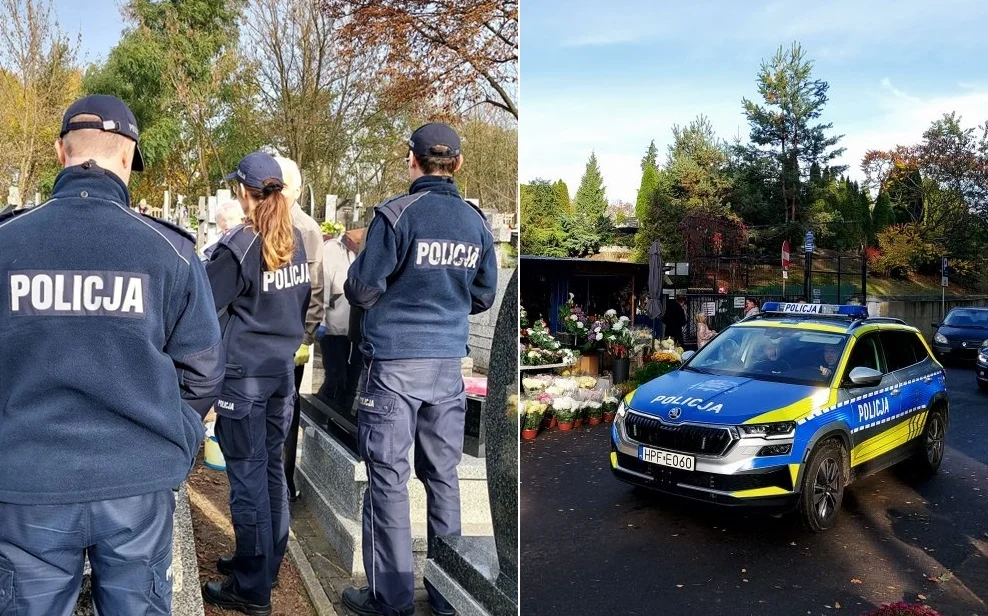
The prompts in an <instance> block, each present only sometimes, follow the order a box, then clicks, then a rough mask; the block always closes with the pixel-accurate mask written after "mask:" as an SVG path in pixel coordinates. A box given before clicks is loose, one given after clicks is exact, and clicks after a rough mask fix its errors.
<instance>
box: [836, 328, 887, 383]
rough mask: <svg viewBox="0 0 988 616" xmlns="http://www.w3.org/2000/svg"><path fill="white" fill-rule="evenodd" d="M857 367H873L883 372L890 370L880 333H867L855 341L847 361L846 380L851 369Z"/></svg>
mask: <svg viewBox="0 0 988 616" xmlns="http://www.w3.org/2000/svg"><path fill="white" fill-rule="evenodd" d="M855 368H871V369H872V370H877V371H879V372H881V373H882V374H887V373H888V372H889V371H888V370H887V369H886V367H885V357H884V353H883V352H882V346H881V344H880V342H879V340H878V334H866V335H864V336H862V337H861V338H858V341H857V342H855V343H854V348H853V349H852V350H851V357H850V358H849V359H848V361H847V369H846V370H845V371H844V380H845V381H846V380H847V379H848V378H849V376H850V374H851V370H854V369H855Z"/></svg>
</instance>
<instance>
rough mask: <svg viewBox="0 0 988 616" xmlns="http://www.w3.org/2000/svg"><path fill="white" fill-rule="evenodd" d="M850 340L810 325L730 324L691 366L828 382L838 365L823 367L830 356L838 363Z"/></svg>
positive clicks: (774, 378)
mask: <svg viewBox="0 0 988 616" xmlns="http://www.w3.org/2000/svg"><path fill="white" fill-rule="evenodd" d="M847 339H848V336H847V335H846V334H838V333H832V332H820V331H815V330H810V329H790V328H773V327H754V326H744V327H728V328H727V329H725V330H724V331H722V332H721V333H720V334H719V335H718V336H717V337H716V338H714V339H713V340H712V341H711V342H710V343H709V344H707V345H706V346H704V347H703V348H702V349H700V351H698V352H697V354H696V355H695V356H694V357H693V359H691V360H690V361H689V364H688V365H687V370H696V371H699V372H705V373H708V374H717V375H722V376H736V377H744V378H753V379H760V380H766V381H775V382H779V383H791V384H796V385H814V386H829V385H830V383H831V381H832V380H833V378H834V376H833V375H834V372H836V370H829V371H828V370H824V369H823V367H825V366H826V365H827V358H828V356H829V357H830V358H831V359H832V360H833V362H836V361H837V359H838V358H840V357H841V355H842V354H843V353H844V347H845V345H846V343H847ZM832 365H833V364H832ZM835 367H836V366H835Z"/></svg>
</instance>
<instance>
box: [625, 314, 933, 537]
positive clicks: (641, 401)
mask: <svg viewBox="0 0 988 616" xmlns="http://www.w3.org/2000/svg"><path fill="white" fill-rule="evenodd" d="M684 359H685V361H684V363H683V366H682V367H681V368H680V369H679V370H676V371H674V372H672V373H669V374H666V375H664V376H662V377H659V378H657V379H655V380H653V381H650V382H648V383H646V384H644V385H642V386H641V387H639V388H638V389H636V390H635V391H633V392H631V393H630V394H628V396H627V397H625V399H624V400H623V401H622V402H621V404H620V406H619V408H618V413H617V418H616V420H615V422H614V424H613V426H612V432H611V468H612V470H613V472H614V475H615V476H616V477H617V478H618V479H620V480H622V481H625V482H628V483H631V484H634V485H638V486H644V487H647V488H652V489H655V490H659V491H662V492H666V493H671V494H675V495H679V496H685V497H689V498H693V499H698V500H702V501H708V502H713V503H720V504H724V505H733V506H741V507H753V508H765V509H769V510H775V511H792V510H796V511H798V512H799V515H800V517H801V518H802V520H803V522H804V523H805V524H806V526H807V527H808V528H809V529H811V530H813V531H817V532H819V531H823V530H826V529H828V528H830V527H832V526H833V525H834V524H835V523H836V521H837V516H838V512H839V511H840V506H841V501H842V498H843V495H844V489H845V487H846V486H847V485H848V484H849V483H851V482H852V481H854V480H855V479H859V478H861V477H863V476H866V475H869V474H872V473H876V472H878V471H880V470H883V469H885V468H888V467H889V466H891V465H893V464H896V463H899V462H904V461H908V462H909V463H910V465H911V466H912V468H913V469H914V472H915V474H916V476H917V477H920V476H925V477H928V476H931V475H933V474H934V473H936V471H937V470H938V469H939V467H940V463H941V461H942V460H943V455H944V449H945V437H946V430H947V422H948V400H947V393H946V374H945V372H944V369H943V366H941V365H940V364H939V363H938V362H937V361H936V360H935V359H934V358H933V356H932V352H931V350H930V347H929V345H928V344H927V343H926V341H925V340H924V339H923V337H922V335H921V334H920V332H919V331H918V330H916V329H915V328H912V327H909V326H907V325H906V324H905V323H903V322H902V321H900V320H898V319H889V318H869V317H868V312H867V309H866V308H865V307H864V306H833V305H824V304H785V303H768V304H765V306H764V308H763V310H762V313H761V314H759V315H755V316H752V317H749V318H747V319H744V320H743V321H741V322H739V323H736V324H734V325H732V326H730V327H727V328H725V329H724V330H723V331H722V332H720V333H719V334H718V335H717V336H716V338H714V339H713V340H712V341H711V342H709V343H708V344H707V345H706V346H704V347H703V348H702V349H701V350H700V351H699V352H697V353H696V354H694V355H689V354H687V356H686V357H684Z"/></svg>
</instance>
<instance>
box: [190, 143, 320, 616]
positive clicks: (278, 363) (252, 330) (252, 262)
mask: <svg viewBox="0 0 988 616" xmlns="http://www.w3.org/2000/svg"><path fill="white" fill-rule="evenodd" d="M226 179H227V180H236V181H237V191H236V192H237V200H238V201H240V204H241V205H242V206H243V209H244V214H245V215H246V218H245V221H244V224H242V225H240V226H239V227H237V228H235V229H233V230H231V231H230V232H228V233H227V234H226V235H225V236H224V237H223V238H222V239H221V240H220V242H219V245H218V246H217V247H216V250H215V251H214V252H213V255H212V257H211V259H210V261H209V263H208V264H207V266H206V273H207V274H208V276H209V281H210V283H211V284H212V289H213V298H214V300H215V303H216V310H217V312H218V313H219V315H220V329H221V331H222V332H223V344H224V348H225V352H226V379H225V381H224V384H223V389H222V391H221V393H220V397H219V400H217V402H216V406H215V410H216V413H217V415H218V419H217V421H216V436H217V440H218V441H219V445H220V449H221V450H222V451H223V456H224V458H225V459H226V471H227V475H228V476H229V478H230V513H231V517H232V519H233V528H234V533H235V535H236V542H237V546H236V552H235V554H234V555H233V556H232V557H230V558H220V560H219V561H218V562H217V563H216V568H217V570H218V571H219V572H220V573H223V574H226V575H227V578H226V579H225V580H224V581H223V582H209V583H207V584H206V585H205V586H204V588H203V597H204V599H205V600H206V602H207V603H211V604H213V605H216V606H218V607H222V608H226V609H233V610H238V611H240V612H243V613H245V614H250V615H251V616H266V615H268V614H270V613H271V587H272V585H273V584H276V580H277V576H278V570H279V568H280V567H281V562H282V560H283V559H284V556H285V550H286V548H287V546H288V526H289V511H288V487H287V484H286V482H285V472H284V466H283V463H282V457H281V456H282V450H283V448H284V444H285V437H286V433H287V430H288V427H289V423H290V421H291V414H292V408H293V406H294V403H295V396H296V393H295V382H294V376H293V375H294V372H295V352H296V350H297V349H298V348H299V345H300V344H301V343H302V337H303V334H304V331H303V330H304V323H305V314H306V311H307V309H308V307H309V296H310V293H311V287H310V273H309V266H308V264H307V262H306V254H305V248H304V247H303V244H302V239H301V237H300V236H299V233H298V232H297V231H296V230H295V229H294V228H293V226H292V219H291V214H290V210H289V203H288V200H287V199H286V198H285V196H284V195H283V194H282V190H283V189H284V187H285V181H284V177H283V176H282V171H281V168H280V167H279V166H278V163H277V162H276V161H275V159H274V158H272V157H271V156H268V155H267V154H264V153H262V152H255V153H254V154H250V155H248V156H247V157H245V158H244V159H243V160H242V161H240V164H239V165H238V167H237V170H236V171H235V172H233V173H231V174H230V175H229V176H227V178H226Z"/></svg>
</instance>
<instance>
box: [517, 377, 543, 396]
mask: <svg viewBox="0 0 988 616" xmlns="http://www.w3.org/2000/svg"><path fill="white" fill-rule="evenodd" d="M521 385H522V387H524V388H525V391H526V392H527V393H533V392H538V391H542V390H544V389H545V388H546V387H547V386H548V385H549V381H546V380H545V379H536V378H527V377H526V378H524V379H522V380H521Z"/></svg>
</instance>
